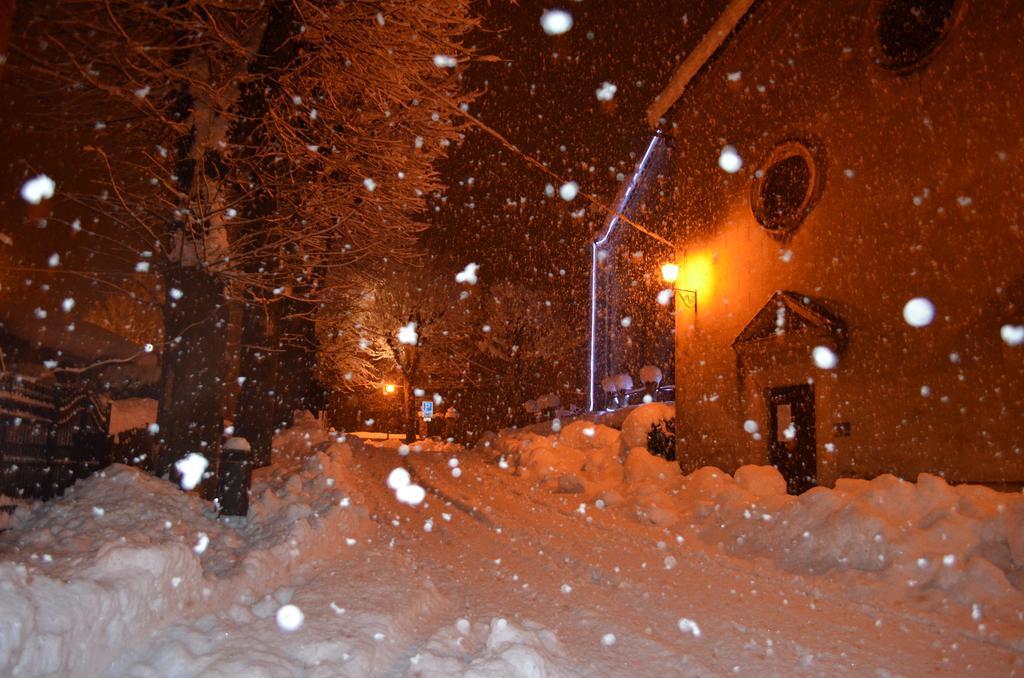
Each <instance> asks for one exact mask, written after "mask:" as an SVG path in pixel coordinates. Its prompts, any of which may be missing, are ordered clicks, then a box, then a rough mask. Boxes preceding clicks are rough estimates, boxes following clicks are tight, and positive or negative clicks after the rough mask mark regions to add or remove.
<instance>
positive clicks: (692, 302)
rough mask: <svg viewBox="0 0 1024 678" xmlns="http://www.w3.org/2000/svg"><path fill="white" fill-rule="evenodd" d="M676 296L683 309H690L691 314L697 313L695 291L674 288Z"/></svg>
mask: <svg viewBox="0 0 1024 678" xmlns="http://www.w3.org/2000/svg"><path fill="white" fill-rule="evenodd" d="M676 296H678V297H679V303H680V304H682V306H683V308H692V309H693V312H694V313H696V312H697V290H681V289H679V288H676Z"/></svg>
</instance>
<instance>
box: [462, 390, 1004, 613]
mask: <svg viewBox="0 0 1024 678" xmlns="http://www.w3.org/2000/svg"><path fill="white" fill-rule="evenodd" d="M670 411H671V406H668V407H667V408H666V407H665V406H664V405H662V404H660V403H655V404H651V405H647V406H645V407H641V408H636V409H635V410H633V412H632V413H631V414H630V415H629V417H628V418H627V420H626V422H624V424H623V430H622V432H621V433H620V432H619V431H616V430H614V429H611V428H608V427H605V426H602V425H600V424H593V423H589V422H582V421H577V422H574V423H572V424H570V425H569V426H566V427H564V428H563V429H562V431H561V433H560V434H557V435H550V436H540V435H536V434H533V433H525V432H509V431H505V432H503V433H502V434H501V435H498V436H488V437H487V439H486V440H485V441H484V442H483V445H482V446H480V447H478V448H477V449H478V451H479V452H484V453H486V454H487V456H488V457H489V458H491V459H492V460H499V461H503V462H504V463H506V464H508V465H510V466H511V467H512V470H513V472H514V473H516V474H517V475H520V476H522V477H524V478H526V479H528V480H531V481H535V482H536V483H537V484H538V485H539V486H540V487H542V488H546V489H549V490H550V491H552V492H574V493H577V494H580V495H581V496H580V499H581V500H583V501H593V502H594V503H595V504H596V505H597V506H598V507H599V508H606V509H610V508H616V510H622V511H623V512H625V513H626V514H627V515H629V516H631V517H632V518H634V519H636V520H638V521H640V522H644V523H649V524H654V525H658V526H661V527H666V528H674V529H677V530H685V529H692V530H694V531H695V532H696V533H697V534H699V535H700V537H701V538H702V539H704V540H706V541H707V542H710V543H711V544H717V545H720V546H721V548H723V549H724V550H725V551H727V552H729V553H732V554H735V555H740V556H745V557H764V558H770V559H772V560H774V561H775V562H776V563H777V564H778V565H780V566H781V567H783V568H786V569H788V570H791V571H794V572H800V573H806V574H817V573H823V572H826V571H829V570H858V571H863V572H872V573H877V575H876V577H877V578H879V579H880V580H881V581H883V582H884V583H885V584H886V585H887V586H889V587H890V588H892V590H893V591H898V592H901V595H902V594H915V593H917V594H919V593H921V592H922V591H942V592H945V593H947V594H949V595H950V596H951V597H953V598H954V599H955V600H957V601H959V602H961V603H964V604H968V603H969V604H972V605H973V604H986V605H996V604H1012V605H1016V606H1018V608H1019V606H1020V605H1022V604H1024V593H1022V591H1021V588H1022V587H1024V574H1022V573H1024V495H1021V494H1008V493H1001V492H996V491H994V490H991V489H989V488H986V487H983V486H977V485H959V486H955V487H954V486H950V485H949V484H947V483H946V482H945V481H944V480H943V479H942V478H939V477H938V476H934V475H930V474H927V473H923V474H921V475H920V476H918V479H917V482H916V483H913V482H907V481H904V480H901V479H899V478H896V477H895V476H891V475H883V476H879V477H878V478H875V479H874V480H870V481H868V480H849V479H847V480H840V481H838V482H837V483H836V487H835V489H829V488H824V487H818V488H814V489H812V490H810V491H809V492H806V493H804V494H803V495H800V496H799V497H796V496H791V495H788V494H786V483H785V480H784V479H783V477H782V475H781V474H780V473H779V472H778V471H777V470H776V469H775V468H774V467H770V466H744V467H741V468H740V469H738V470H737V471H736V474H735V476H732V475H729V474H727V473H725V472H723V471H721V470H719V469H717V468H712V467H705V468H702V469H699V470H697V471H695V472H694V473H692V474H690V475H688V476H683V475H682V474H681V473H680V470H679V466H678V465H677V464H675V463H674V462H668V461H665V460H664V459H661V458H660V457H656V456H653V455H651V454H650V453H649V452H648V451H647V449H646V447H645V445H646V433H644V435H643V436H642V437H641V435H640V433H641V431H645V429H646V428H647V427H649V425H650V422H652V421H655V420H656V418H657V417H658V416H661V413H664V414H668V413H669V412H670ZM640 441H642V442H640ZM638 442H640V444H635V443H638ZM623 450H626V451H625V452H624V451H623Z"/></svg>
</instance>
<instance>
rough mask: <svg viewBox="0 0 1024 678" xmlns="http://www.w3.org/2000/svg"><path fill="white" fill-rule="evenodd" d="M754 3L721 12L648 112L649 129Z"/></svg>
mask: <svg viewBox="0 0 1024 678" xmlns="http://www.w3.org/2000/svg"><path fill="white" fill-rule="evenodd" d="M754 2H755V0H732V2H730V3H729V4H728V6H727V7H726V8H725V9H724V10H722V14H721V15H719V17H718V19H717V20H716V21H715V23H714V25H713V26H711V30H709V31H708V32H707V33H705V34H704V37H703V38H702V39H701V41H700V43H699V44H698V45H697V46H696V47H695V48H694V49H693V51H692V52H690V53H689V54H688V55H687V56H686V59H684V60H683V63H681V64H679V68H677V69H676V71H675V73H673V74H672V78H671V79H670V80H669V81H668V85H667V86H666V87H665V89H663V90H662V91H661V93H660V94H659V95H658V96H657V97H656V98H655V99H654V102H653V103H652V104H651V106H650V108H648V109H647V122H648V124H650V126H651V127H652V128H657V127H658V121H659V120H660V119H661V118H662V117H663V116H664V115H665V114H666V113H668V110H669V109H670V108H672V106H674V105H675V103H676V102H677V101H679V99H680V98H681V97H682V96H683V93H684V92H685V91H686V87H687V86H688V85H689V84H690V81H691V80H693V78H694V76H696V75H697V73H698V72H699V71H700V69H701V68H703V67H704V64H706V63H707V62H708V60H709V59H711V57H712V56H714V55H715V52H717V51H718V50H719V48H720V47H721V46H722V45H723V44H724V43H725V39H726V38H727V37H729V35H730V34H731V33H732V32H733V31H734V30H735V29H736V26H737V25H738V24H739V23H740V21H741V20H742V19H743V17H745V16H746V15H747V12H748V11H750V7H751V5H753V4H754Z"/></svg>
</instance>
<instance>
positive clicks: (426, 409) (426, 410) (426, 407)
mask: <svg viewBox="0 0 1024 678" xmlns="http://www.w3.org/2000/svg"><path fill="white" fill-rule="evenodd" d="M420 404H421V405H422V406H423V418H424V419H430V418H431V417H433V416H434V401H433V400H424V401H423V402H422V403H420Z"/></svg>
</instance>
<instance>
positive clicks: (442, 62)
mask: <svg viewBox="0 0 1024 678" xmlns="http://www.w3.org/2000/svg"><path fill="white" fill-rule="evenodd" d="M434 65H435V66H437V67H438V68H455V67H456V66H458V65H459V62H458V61H456V60H455V57H450V56H446V55H444V54H435V55H434Z"/></svg>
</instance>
